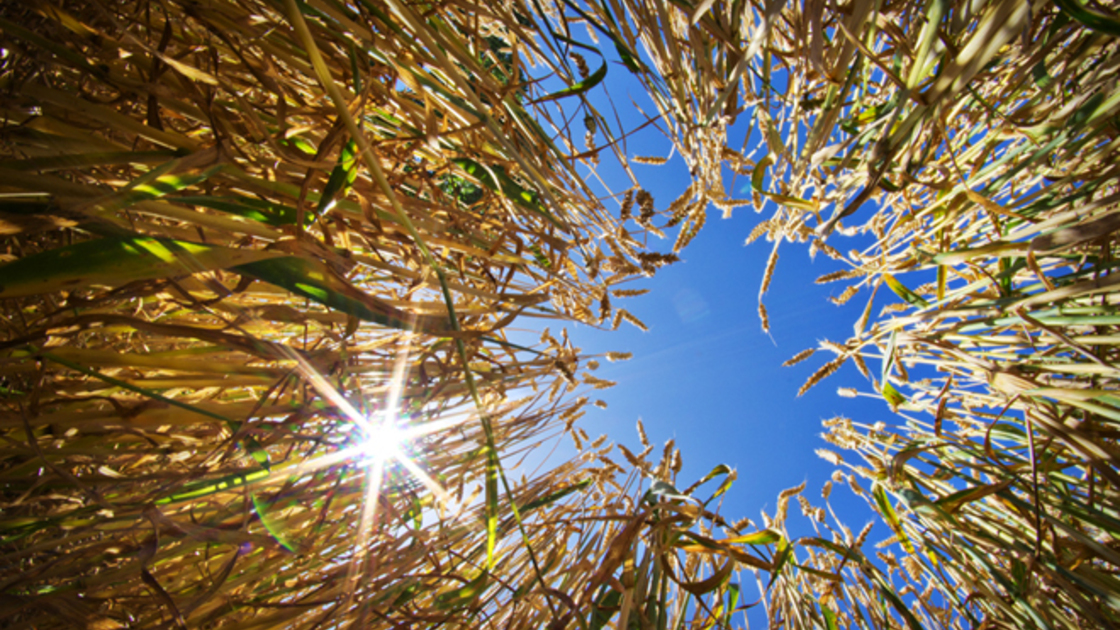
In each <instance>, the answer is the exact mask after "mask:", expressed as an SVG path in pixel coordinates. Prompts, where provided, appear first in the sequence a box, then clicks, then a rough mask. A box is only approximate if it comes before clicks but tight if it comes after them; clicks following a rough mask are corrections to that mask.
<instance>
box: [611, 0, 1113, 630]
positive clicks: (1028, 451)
mask: <svg viewBox="0 0 1120 630" xmlns="http://www.w3.org/2000/svg"><path fill="white" fill-rule="evenodd" d="M1090 4H1092V6H1087V5H1083V4H1082V3H1080V2H1077V1H1076V0H1068V1H1067V0H1062V1H1059V2H1055V3H1043V2H1029V1H1024V0H993V1H981V2H949V1H944V2H942V1H932V2H905V1H903V2H871V1H870V0H854V1H852V2H845V3H831V2H816V1H812V0H810V1H807V2H804V3H788V2H783V1H782V0H778V1H776V2H765V3H763V2H753V3H742V2H721V1H716V2H699V3H696V4H695V5H692V6H687V5H686V4H685V3H680V4H676V5H667V4H665V3H660V2H654V1H652V0H650V1H641V0H635V1H634V2H629V3H626V10H627V12H628V13H627V16H628V17H629V18H630V20H629V21H628V20H626V19H621V18H619V19H616V20H614V21H613V22H611V23H617V24H618V25H619V26H618V28H617V30H616V31H615V34H616V36H617V37H619V38H620V39H622V40H624V41H627V42H632V43H634V44H635V45H636V44H637V43H638V42H641V43H642V44H644V45H645V46H646V52H648V55H649V57H650V59H651V60H652V62H653V65H654V67H655V68H656V70H657V73H656V74H655V75H651V76H650V77H648V83H649V85H650V88H651V90H652V91H653V93H654V94H655V95H656V96H659V99H658V100H657V103H658V106H659V107H660V109H661V111H662V113H663V114H665V115H666V117H667V118H669V119H670V120H671V122H670V123H669V126H670V128H671V130H672V132H673V133H674V139H675V144H676V149H677V151H679V152H680V153H681V154H682V155H683V156H684V157H685V159H686V160H687V161H688V163H689V164H690V165H691V166H692V167H693V168H694V175H695V176H696V179H697V182H703V183H702V184H701V185H699V186H698V187H697V186H694V188H699V189H701V190H704V191H705V192H704V194H705V195H706V196H707V198H708V199H711V200H722V199H725V198H727V197H728V196H729V195H728V194H726V193H724V192H722V184H723V183H724V182H723V180H722V176H721V166H722V167H726V168H727V169H728V170H730V171H732V172H734V173H736V174H737V175H741V176H744V177H749V178H750V186H751V188H752V190H753V195H754V198H755V202H756V208H757V209H758V210H759V211H763V210H768V211H769V213H768V216H767V217H766V219H765V222H764V223H763V225H765V226H766V227H765V228H762V227H760V228H759V229H756V230H755V232H754V233H752V235H751V240H753V239H755V238H757V237H759V236H761V235H762V234H763V233H765V234H766V235H767V239H768V240H770V241H771V242H773V244H774V245H773V247H774V250H773V251H774V252H775V253H774V254H772V255H771V264H770V265H768V267H767V270H766V272H765V277H764V278H763V279H762V289H763V291H765V288H766V287H767V284H768V282H769V279H770V274H771V273H772V269H773V262H774V261H776V260H777V258H776V252H777V247H778V246H779V245H781V244H783V243H794V242H801V243H805V242H809V243H810V253H815V252H817V251H826V252H829V256H830V257H834V258H840V259H842V260H843V261H844V262H845V263H846V265H847V266H846V267H845V268H844V269H843V270H841V271H837V272H836V273H832V274H829V275H827V276H825V277H822V278H821V281H822V282H826V281H833V280H843V279H847V280H849V284H848V286H847V288H846V289H844V291H843V293H842V294H841V296H840V297H839V298H837V299H836V301H837V302H840V303H842V302H846V301H848V300H850V299H852V298H854V297H855V296H856V294H857V293H859V292H862V294H863V296H864V297H865V298H866V299H867V300H868V301H867V307H866V308H865V309H864V311H863V312H864V314H863V316H862V317H861V318H859V320H858V321H857V322H855V330H854V336H853V337H852V339H850V340H848V341H847V342H846V343H845V344H844V345H842V346H841V345H839V344H824V347H825V348H826V349H833V350H834V351H836V352H837V353H838V354H839V355H840V356H839V357H838V358H837V359H834V360H833V361H831V362H829V363H826V364H824V365H823V366H822V367H819V368H818V369H817V371H816V372H815V373H814V374H813V376H812V377H811V378H810V381H809V382H808V383H806V386H805V387H806V388H808V387H810V386H812V385H814V384H815V383H816V382H817V381H819V380H821V379H822V378H823V377H824V376H826V375H827V374H830V373H832V372H834V371H835V370H836V369H837V368H839V363H838V362H844V361H845V359H847V358H850V359H853V360H854V361H856V362H857V363H858V364H859V365H858V366H859V367H860V369H861V370H863V371H864V372H865V373H866V368H865V365H864V360H865V359H867V360H874V361H875V362H878V363H880V365H881V370H880V372H879V374H878V375H877V377H876V378H873V379H870V380H872V382H873V386H874V389H875V394H874V395H877V396H880V397H882V398H883V399H885V401H886V402H887V403H888V404H889V405H890V406H891V407H892V408H894V409H896V410H898V411H900V412H902V414H903V415H902V416H900V422H899V426H896V427H892V428H890V429H887V428H886V427H878V428H868V427H863V428H860V427H859V426H856V425H852V424H851V423H848V422H841V423H838V424H835V425H834V426H833V427H832V432H831V434H830V436H831V437H830V439H831V440H832V441H834V442H836V443H837V444H838V445H839V446H841V447H843V448H847V449H855V450H857V451H858V452H859V453H860V454H861V455H862V456H863V457H864V458H865V459H866V460H867V461H868V462H869V464H870V466H871V468H856V469H855V470H856V475H857V476H859V477H861V478H863V479H866V480H867V482H868V483H870V485H871V489H870V491H867V490H863V489H862V488H860V489H859V492H860V493H861V494H863V495H864V496H865V497H867V498H868V501H869V502H870V503H871V505H872V507H873V508H874V509H875V510H876V511H877V512H878V513H879V515H880V516H881V519H882V521H883V522H885V523H886V524H887V525H889V527H890V528H891V529H892V530H893V535H894V538H895V539H896V540H895V541H894V542H893V543H892V544H893V547H892V549H894V551H891V552H886V553H887V554H888V555H887V556H885V557H880V558H878V559H877V560H876V559H875V558H874V557H872V556H869V555H867V552H866V551H863V550H860V549H859V545H858V542H859V540H858V539H859V538H860V537H859V536H856V537H853V536H851V535H850V534H848V533H845V532H843V531H842V528H840V526H837V529H836V530H833V532H832V534H831V535H830V536H825V535H822V536H820V537H817V538H813V539H806V540H803V541H801V542H800V544H799V545H796V546H798V547H803V548H804V549H802V550H801V551H800V552H799V553H800V554H801V555H800V556H799V561H804V560H805V558H806V556H805V554H808V557H809V562H808V563H807V564H803V565H799V566H800V568H799V569H798V570H796V571H795V570H790V571H787V572H786V573H784V574H782V575H781V576H779V577H778V578H777V579H776V581H775V582H774V583H773V588H772V589H771V590H770V591H769V593H768V602H769V605H770V618H771V625H772V627H785V626H789V627H830V628H831V627H903V626H907V627H911V628H916V627H961V628H972V627H1051V628H1059V627H1062V628H1088V627H1094V628H1095V627H1112V626H1114V625H1117V624H1120V604H1118V602H1120V599H1118V593H1120V582H1118V575H1117V572H1118V571H1120V556H1117V554H1116V551H1115V549H1116V548H1117V546H1118V545H1120V528H1118V526H1117V520H1116V519H1117V516H1118V513H1117V497H1118V495H1117V488H1120V476H1118V472H1120V470H1118V466H1117V463H1116V456H1115V453H1116V447H1117V444H1116V441H1115V437H1116V432H1115V427H1114V426H1113V425H1114V424H1115V423H1116V422H1117V421H1118V420H1120V399H1118V398H1117V396H1116V391H1117V380H1116V377H1117V374H1118V373H1117V368H1116V361H1117V359H1118V358H1120V355H1118V354H1117V352H1116V347H1117V341H1118V339H1120V335H1118V334H1117V333H1118V331H1117V325H1118V324H1120V320H1118V319H1117V309H1116V306H1115V305H1114V302H1116V301H1117V295H1116V293H1117V291H1116V286H1117V283H1116V282H1115V276H1114V275H1113V274H1114V268H1115V266H1116V263H1115V259H1116V257H1117V256H1116V253H1117V248H1118V247H1120V241H1118V240H1117V238H1116V236H1115V233H1116V229H1117V227H1118V226H1120V222H1118V220H1117V216H1118V215H1117V212H1118V210H1120V197H1118V196H1117V195H1118V194H1120V187H1118V185H1117V183H1118V179H1117V176H1118V175H1120V171H1118V167H1117V166H1116V164H1117V159H1118V142H1120V126H1118V124H1117V120H1118V115H1120V85H1118V80H1120V79H1118V77H1120V73H1118V72H1117V68H1118V66H1120V37H1118V36H1120V19H1118V18H1117V13H1116V10H1115V7H1114V5H1113V6H1112V7H1105V6H1103V5H1101V4H1097V3H1090ZM605 6H606V5H604V8H603V11H604V12H605V11H606V8H605ZM737 116H738V117H742V116H750V117H751V119H752V122H753V125H752V126H751V129H750V131H749V132H748V134H755V133H756V132H757V134H758V135H756V136H754V137H753V139H752V136H751V135H748V137H747V138H745V139H742V144H741V147H743V148H741V149H736V148H735V147H736V146H738V144H737V143H738V142H739V139H735V138H728V137H727V129H728V123H729V122H730V121H731V120H733V119H734V118H735V117H737ZM748 146H757V147H758V148H757V149H754V150H753V152H752V153H751V154H749V155H744V151H745V150H746V147H748ZM851 236H861V242H864V243H866V242H867V240H868V239H870V240H871V241H872V242H873V244H872V245H871V246H869V247H865V248H863V249H862V250H861V251H855V250H853V251H852V252H851V253H849V254H847V255H840V254H839V251H838V250H842V249H845V248H844V247H842V245H841V243H842V241H843V238H845V237H851ZM826 239H827V243H826V242H825V240H826ZM916 285H921V286H919V287H918V288H911V287H913V286H916ZM880 287H885V290H883V291H879V290H878V289H879V288H880ZM868 289H870V290H868ZM892 294H893V295H894V296H896V297H897V298H898V300H899V303H898V305H888V308H887V309H884V314H883V316H882V317H881V319H879V320H878V321H872V317H871V313H872V302H873V301H874V299H875V297H876V295H878V296H879V298H880V300H882V298H884V297H885V296H890V295H892ZM760 312H761V313H765V310H764V309H760ZM764 322H765V317H764ZM765 325H766V324H765V323H764V326H765ZM846 393H847V394H848V395H851V393H850V392H846ZM834 456H835V454H832V453H830V458H831V457H834ZM836 461H839V460H838V458H837V459H836ZM844 478H845V479H847V480H848V481H850V482H852V485H853V489H855V488H859V486H858V484H857V483H856V482H855V481H854V480H855V477H852V476H847V477H844ZM810 513H812V512H811V511H810ZM775 520H776V521H780V520H781V519H775ZM815 520H816V521H817V522H820V521H822V520H823V519H815ZM821 531H824V530H821ZM837 532H840V533H837ZM826 533H827V532H826ZM891 553H897V554H899V555H898V556H892V555H890V554H891ZM841 578H842V579H841ZM838 580H840V581H838Z"/></svg>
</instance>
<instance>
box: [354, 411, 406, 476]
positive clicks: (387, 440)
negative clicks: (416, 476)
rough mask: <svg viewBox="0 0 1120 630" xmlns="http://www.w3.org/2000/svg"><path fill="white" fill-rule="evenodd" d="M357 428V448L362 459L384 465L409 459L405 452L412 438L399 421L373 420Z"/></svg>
mask: <svg viewBox="0 0 1120 630" xmlns="http://www.w3.org/2000/svg"><path fill="white" fill-rule="evenodd" d="M386 415H387V416H388V415H389V414H386ZM355 428H356V429H357V431H356V432H357V434H358V435H357V441H356V444H355V446H357V449H358V454H359V455H358V456H359V458H360V459H363V460H366V461H368V462H369V463H380V464H382V465H384V464H387V463H389V462H390V461H392V460H397V461H400V460H404V459H405V458H406V457H407V455H406V454H405V452H404V451H405V447H406V446H407V444H408V442H409V440H410V437H411V436H410V435H409V433H408V431H407V430H405V429H404V428H403V427H401V426H400V421H399V420H396V419H395V418H390V417H383V418H380V419H371V420H370V421H369V422H368V423H364V424H361V425H358V426H357V427H355Z"/></svg>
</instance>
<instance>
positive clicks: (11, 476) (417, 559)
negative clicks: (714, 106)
mask: <svg viewBox="0 0 1120 630" xmlns="http://www.w3.org/2000/svg"><path fill="white" fill-rule="evenodd" d="M545 25H548V26H547V28H546V26H545ZM557 25H561V26H562V24H561V22H559V21H556V20H554V19H553V18H549V16H548V15H541V14H537V13H535V11H534V9H533V8H532V7H531V6H530V5H528V4H517V5H515V6H496V5H493V4H492V3H479V4H476V5H475V4H462V3H460V4H455V5H446V6H442V7H439V8H425V7H421V6H418V5H414V4H411V3H401V2H388V3H371V2H362V3H358V4H353V5H348V4H342V3H336V2H332V1H329V0H324V1H318V0H316V1H313V2H310V3H297V2H293V1H290V0H289V1H287V2H253V1H252V0H246V1H240V0H231V1H216V2H202V3H198V2H176V1H174V0H169V1H166V2H116V3H114V2H97V1H93V2H71V3H64V4H61V5H59V4H51V3H38V4H31V3H6V4H4V5H3V7H2V9H0V32H2V47H3V49H4V53H3V59H2V61H0V63H2V67H0V88H2V93H3V96H2V100H0V107H2V108H3V112H4V127H3V130H2V133H3V138H4V141H3V145H2V147H3V148H2V151H3V155H2V156H0V190H2V192H3V198H2V199H0V228H2V232H3V241H2V247H3V257H4V262H7V263H8V264H6V265H5V266H3V267H0V278H2V280H0V285H2V286H0V298H3V299H2V300H0V308H2V309H3V317H2V321H3V325H4V329H3V332H2V333H0V334H2V340H0V378H2V382H0V387H2V389H0V404H2V410H0V436H2V437H3V443H2V445H0V489H2V490H0V503H2V512H0V513H2V516H0V558H2V560H0V567H2V569H0V592H2V593H3V599H2V601H0V625H3V626H4V627H10V628H76V627H83V628H84V627H88V628H116V627H122V628H123V627H143V628H156V627H176V628H187V627H189V628H219V627H220V628H234V627H236V628H248V627H253V628H267V627H284V628H311V627H316V628H327V627H342V626H347V627H353V626H355V625H357V626H361V627H367V626H378V627H401V626H413V625H433V626H434V625H440V624H450V625H453V626H454V625H458V626H464V627H467V626H469V627H490V626H493V627H503V628H505V627H542V626H543V625H546V624H547V623H550V622H553V621H554V620H556V619H558V618H561V617H563V616H565V615H567V616H569V617H572V616H576V617H579V618H580V619H586V618H587V617H588V615H589V614H590V612H589V611H590V610H591V609H592V607H593V601H594V600H593V598H594V597H597V596H598V589H600V588H605V587H604V585H605V584H606V583H607V582H608V581H610V580H612V579H614V578H613V577H612V575H611V572H610V571H607V570H606V569H604V568H603V567H604V566H606V565H604V564H603V562H602V559H603V558H605V557H607V556H608V555H610V554H614V555H610V557H612V558H613V557H615V556H619V551H618V550H619V549H620V545H622V543H620V542H618V541H617V540H616V539H618V537H619V536H623V537H624V538H623V540H626V541H632V539H633V536H634V535H635V534H636V531H637V530H636V529H635V528H637V527H639V526H641V527H643V528H644V527H645V526H646V522H645V521H644V520H643V519H644V515H645V514H647V513H648V509H642V510H639V509H637V508H635V507H634V506H633V505H632V504H630V505H629V506H627V505H625V504H624V503H623V502H622V500H623V498H625V496H626V493H620V490H618V489H616V487H617V486H618V481H616V479H615V476H616V472H615V470H614V469H612V468H596V467H595V466H593V465H591V464H589V463H587V461H583V462H582V463H581V462H580V461H577V462H572V463H570V464H566V465H564V466H561V467H559V468H556V469H555V470H549V471H546V472H545V473H543V474H540V475H537V476H534V477H532V478H528V479H525V478H522V479H521V480H517V479H514V478H513V477H514V476H513V475H512V474H509V475H507V471H510V470H511V469H512V468H513V467H515V466H516V465H517V464H518V463H519V462H521V461H522V460H524V459H525V458H526V457H528V456H529V455H530V454H531V453H530V452H531V450H532V449H533V447H534V446H536V445H537V444H539V443H540V442H541V441H542V440H544V439H546V438H549V437H550V436H555V435H556V434H557V433H558V432H560V431H563V430H565V429H567V430H568V431H570V432H575V431H581V429H579V428H578V427H575V426H573V424H574V422H575V420H576V419H577V418H578V416H579V414H580V413H582V411H581V408H582V407H583V405H584V404H585V403H586V399H578V400H573V399H572V398H571V396H570V393H571V392H572V391H573V390H574V389H575V388H576V380H575V379H576V375H577V374H578V371H579V370H580V369H581V365H582V364H583V362H584V361H585V357H582V356H581V355H580V353H579V350H578V349H577V348H573V347H572V345H571V343H570V342H569V341H568V339H567V337H566V335H561V338H560V339H559V340H557V339H556V338H554V337H552V336H551V335H550V334H548V332H547V331H546V332H545V334H544V336H543V337H542V341H541V343H540V344H539V345H537V346H535V347H533V348H529V347H526V346H525V344H526V342H525V341H524V340H523V339H521V338H517V339H510V338H509V337H508V336H507V333H506V330H507V329H508V327H509V326H510V324H511V323H513V322H514V321H515V320H516V321H518V322H521V323H526V322H527V323H528V325H529V326H531V327H536V328H538V329H539V328H540V327H541V325H542V323H547V322H549V321H550V320H555V319H560V320H570V319H579V320H582V321H584V322H587V323H590V324H595V323H596V320H595V319H594V317H593V315H592V314H591V313H592V307H593V305H595V304H597V303H598V302H599V301H600V300H601V299H603V300H605V299H606V298H605V296H607V295H608V294H609V293H610V291H611V290H612V287H614V286H615V285H617V284H618V283H619V282H621V281H623V280H625V279H626V278H627V277H629V276H632V275H634V274H639V273H645V274H650V273H653V272H654V271H655V270H656V269H657V268H658V267H660V266H662V265H664V264H667V263H670V262H672V261H673V260H675V257H672V256H667V255H658V254H656V253H654V252H651V251H648V250H646V249H645V248H644V247H642V246H641V245H640V244H639V243H638V242H637V241H636V240H635V239H634V238H633V237H631V236H630V234H629V233H628V231H627V228H626V226H625V225H624V224H623V223H622V222H620V221H619V220H618V219H617V218H614V217H612V214H611V213H610V212H609V211H608V209H606V208H605V207H603V206H602V204H601V203H600V202H599V201H598V199H596V198H595V197H593V196H591V195H590V194H589V192H588V191H587V189H586V188H585V186H584V185H583V183H582V181H581V180H580V179H578V178H577V177H576V175H575V170H574V168H575V165H576V164H577V163H578V161H579V160H581V159H589V157H590V156H589V155H585V154H579V153H578V152H577V150H576V149H575V148H574V147H575V144H574V142H572V140H571V133H570V130H568V129H567V127H566V123H564V122H563V121H566V120H567V119H568V117H570V116H571V115H572V113H573V112H576V111H583V112H586V113H587V116H589V117H591V116H595V115H597V114H595V113H594V112H593V110H590V109H589V107H588V106H587V105H586V104H585V103H584V102H583V101H582V94H583V93H584V92H585V91H586V90H588V89H591V88H593V87H594V86H595V84H597V83H598V82H599V81H601V80H602V76H601V74H599V75H598V76H596V74H591V75H590V76H588V77H586V78H584V77H582V75H583V74H585V73H584V72H583V71H582V70H580V71H579V72H578V73H576V74H573V71H572V70H571V69H570V68H569V66H568V65H567V63H566V61H565V60H566V57H565V55H564V54H562V51H560V50H559V49H558V48H556V47H555V44H556V43H557V42H558V41H559V40H557V39H556V37H557V33H556V31H555V30H553V29H554V27H555V26H557ZM581 67H582V64H581ZM530 70H532V73H533V75H534V76H543V75H546V74H552V75H554V76H555V77H558V78H559V79H560V80H562V81H564V82H566V83H567V85H568V87H567V88H565V89H562V90H560V91H558V92H553V93H551V94H550V93H545V92H544V91H543V90H542V88H540V87H539V86H538V85H537V84H535V83H533V82H531V81H530V80H529V76H530V73H529V71H530ZM577 70H579V69H577ZM553 120H558V121H561V123H559V124H558V125H557V126H556V127H554V128H548V129H546V127H548V126H549V125H550V124H551V122H550V121H553ZM617 131H618V130H615V131H614V132H617ZM600 132H601V133H604V134H607V137H608V139H613V135H612V134H613V133H614V132H612V131H611V130H610V129H607V128H606V127H605V125H604V126H603V127H601V128H600ZM639 233H644V229H643V230H639ZM604 249H606V250H607V251H606V253H604ZM622 295H625V294H624V293H616V297H618V296H622ZM618 312H619V313H621V314H622V317H623V318H625V319H627V320H628V321H630V322H632V323H634V324H635V325H641V324H640V322H639V320H638V319H637V318H636V317H634V316H632V315H630V314H629V313H626V312H625V311H621V310H620V311H618ZM621 356H622V355H617V356H616V355H611V356H610V357H609V358H611V359H612V360H613V359H614V358H620V357H621ZM581 378H582V380H583V381H584V382H586V383H589V384H591V385H592V386H594V387H605V386H607V385H609V383H608V382H607V381H602V380H599V379H594V378H593V377H591V376H589V375H586V376H582V377H581ZM384 424H388V425H391V426H396V425H400V426H399V427H397V429H398V432H400V433H403V434H404V436H405V438H406V440H405V442H406V443H405V444H404V445H403V446H401V447H400V450H397V451H389V454H388V455H384V454H382V455H378V454H377V453H376V449H374V448H373V447H367V446H363V442H364V440H363V439H362V438H363V436H364V435H366V434H372V435H373V438H374V440H375V441H376V440H382V441H384V440H387V439H388V437H386V436H387V433H386V432H385V431H388V429H381V428H379V427H381V426H382V425H384ZM588 448H589V449H590V448H591V447H588ZM602 448H609V446H607V447H604V446H603V441H602V440H598V441H597V442H596V443H595V444H594V448H593V449H592V450H589V451H588V453H589V454H588V455H587V456H586V457H585V460H588V461H589V460H593V459H594V456H595V455H594V454H595V453H597V452H598V450H601V449H602ZM534 458H539V456H534ZM608 484H615V486H611V485H608ZM515 506H516V507H515ZM626 536H629V537H630V538H625V537H626ZM573 554H578V556H579V557H582V558H585V559H586V561H585V562H582V563H574V562H572V561H571V558H572V557H573ZM619 557H621V556H619ZM596 559H598V560H599V561H596Z"/></svg>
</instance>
